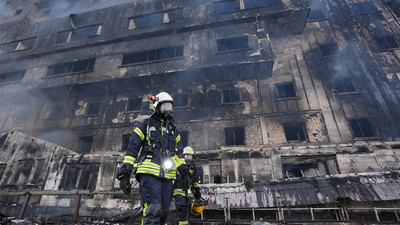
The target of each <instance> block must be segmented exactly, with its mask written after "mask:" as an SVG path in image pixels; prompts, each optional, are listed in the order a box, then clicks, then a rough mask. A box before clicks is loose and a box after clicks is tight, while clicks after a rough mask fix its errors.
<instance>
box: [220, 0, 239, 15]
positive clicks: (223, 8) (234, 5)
mask: <svg viewBox="0 0 400 225" xmlns="http://www.w3.org/2000/svg"><path fill="white" fill-rule="evenodd" d="M213 10H214V14H215V15H218V14H225V13H234V12H239V11H240V3H239V1H237V0H234V1H220V2H213Z"/></svg>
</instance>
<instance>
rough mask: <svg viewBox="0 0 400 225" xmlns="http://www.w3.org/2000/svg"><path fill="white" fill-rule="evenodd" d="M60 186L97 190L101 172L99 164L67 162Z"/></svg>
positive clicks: (69, 188)
mask: <svg viewBox="0 0 400 225" xmlns="http://www.w3.org/2000/svg"><path fill="white" fill-rule="evenodd" d="M64 171H65V172H64V174H63V178H62V181H61V184H60V186H59V188H60V189H63V190H74V189H81V190H82V189H83V190H95V189H96V183H97V177H98V172H99V165H98V164H67V166H66V168H65V170H64Z"/></svg>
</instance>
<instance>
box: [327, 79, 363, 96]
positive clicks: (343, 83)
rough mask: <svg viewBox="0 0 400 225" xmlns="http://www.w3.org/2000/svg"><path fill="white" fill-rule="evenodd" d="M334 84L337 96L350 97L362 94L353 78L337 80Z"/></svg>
mask: <svg viewBox="0 0 400 225" xmlns="http://www.w3.org/2000/svg"><path fill="white" fill-rule="evenodd" d="M333 84H334V86H335V92H336V95H349V94H358V93H360V92H359V91H358V88H357V85H356V84H355V81H354V79H353V78H351V77H342V78H337V79H335V80H334V81H333Z"/></svg>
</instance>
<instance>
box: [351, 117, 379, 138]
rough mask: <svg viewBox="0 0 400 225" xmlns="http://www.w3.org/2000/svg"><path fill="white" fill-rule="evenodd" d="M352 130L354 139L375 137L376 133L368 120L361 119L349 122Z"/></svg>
mask: <svg viewBox="0 0 400 225" xmlns="http://www.w3.org/2000/svg"><path fill="white" fill-rule="evenodd" d="M349 123H350V127H351V130H352V131H353V135H354V137H356V138H358V137H360V138H362V137H374V136H376V133H375V131H374V129H373V127H372V125H371V123H370V121H369V120H368V119H366V118H361V119H351V120H349Z"/></svg>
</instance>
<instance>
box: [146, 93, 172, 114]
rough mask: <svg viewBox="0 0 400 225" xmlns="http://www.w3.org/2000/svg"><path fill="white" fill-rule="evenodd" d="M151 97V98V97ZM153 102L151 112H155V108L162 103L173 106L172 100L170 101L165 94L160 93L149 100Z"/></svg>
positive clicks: (170, 98) (168, 96)
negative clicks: (169, 103)
mask: <svg viewBox="0 0 400 225" xmlns="http://www.w3.org/2000/svg"><path fill="white" fill-rule="evenodd" d="M152 97H153V96H152ZM151 100H153V111H154V112H155V111H156V110H157V106H158V105H159V104H162V103H164V102H171V103H172V105H173V106H175V102H174V99H172V97H171V95H169V94H168V93H167V92H160V93H158V94H157V95H156V96H155V97H153V98H151Z"/></svg>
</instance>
